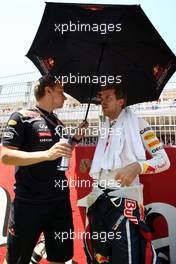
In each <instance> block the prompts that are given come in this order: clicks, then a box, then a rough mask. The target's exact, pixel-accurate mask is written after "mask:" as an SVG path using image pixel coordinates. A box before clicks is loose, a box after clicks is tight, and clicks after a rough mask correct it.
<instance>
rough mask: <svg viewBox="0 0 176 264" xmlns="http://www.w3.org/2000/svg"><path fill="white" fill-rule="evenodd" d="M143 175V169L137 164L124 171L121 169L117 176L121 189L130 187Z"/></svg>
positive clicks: (127, 167)
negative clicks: (138, 176)
mask: <svg viewBox="0 0 176 264" xmlns="http://www.w3.org/2000/svg"><path fill="white" fill-rule="evenodd" d="M140 173H141V167H140V165H139V164H138V163H137V162H134V163H132V164H130V165H128V166H126V167H124V168H122V169H120V170H119V171H118V173H117V175H116V176H115V180H118V182H119V183H120V185H121V187H124V186H130V185H131V183H132V182H133V180H134V179H135V178H136V176H137V175H138V174H140Z"/></svg>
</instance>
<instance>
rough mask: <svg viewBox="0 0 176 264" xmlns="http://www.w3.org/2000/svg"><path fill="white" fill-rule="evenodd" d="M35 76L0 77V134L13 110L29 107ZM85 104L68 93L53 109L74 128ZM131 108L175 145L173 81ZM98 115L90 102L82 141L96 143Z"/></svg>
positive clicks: (97, 107) (175, 109) (175, 119)
mask: <svg viewBox="0 0 176 264" xmlns="http://www.w3.org/2000/svg"><path fill="white" fill-rule="evenodd" d="M39 77H40V74H39V73H38V72H31V73H25V74H18V75H13V76H6V77H1V78H0V137H1V136H2V132H3V129H4V126H5V124H6V122H7V120H8V118H9V116H10V114H11V113H12V112H13V111H15V110H19V109H22V108H30V107H32V106H33V105H34V104H35V100H34V96H33V88H34V82H35V81H36V80H37V79H38V78H39ZM86 107H87V105H86V104H80V103H79V102H78V101H76V100H75V99H74V98H72V97H70V96H69V95H68V100H67V101H66V102H65V104H64V108H63V109H60V110H57V111H56V113H57V114H58V116H59V118H60V119H61V120H62V121H63V123H64V124H65V125H66V127H69V128H74V127H76V126H77V125H78V124H79V123H80V122H81V121H82V120H83V119H84V116H85V113H86ZM131 108H132V109H133V111H134V112H136V113H137V114H138V115H139V116H141V117H143V118H144V119H146V120H147V121H148V122H149V124H150V125H151V126H152V127H153V129H154V130H155V131H156V134H157V136H158V137H159V138H160V140H161V141H162V142H163V143H164V144H167V145H176V81H172V82H169V83H168V84H167V85H166V87H165V89H164V91H163V92H162V94H161V96H160V99H159V100H158V101H157V102H156V101H155V102H150V103H149V102H148V103H143V104H137V105H133V106H131ZM102 118H103V116H102V112H101V107H100V106H99V105H91V106H90V111H89V115H88V122H89V128H90V129H89V134H87V135H86V138H85V139H84V141H83V142H82V144H95V143H96V141H97V136H98V135H97V134H95V128H98V127H99V124H100V122H101V120H102ZM97 131H98V129H97Z"/></svg>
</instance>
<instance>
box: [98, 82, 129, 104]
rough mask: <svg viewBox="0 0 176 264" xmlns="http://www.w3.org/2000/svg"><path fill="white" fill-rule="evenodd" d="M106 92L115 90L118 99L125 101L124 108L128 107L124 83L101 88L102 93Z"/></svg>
mask: <svg viewBox="0 0 176 264" xmlns="http://www.w3.org/2000/svg"><path fill="white" fill-rule="evenodd" d="M105 90H114V93H115V96H116V99H117V100H118V99H122V98H123V99H124V105H123V108H124V107H125V106H126V102H127V90H126V87H125V86H124V85H123V84H122V83H119V84H117V83H112V84H107V85H105V86H101V87H100V92H101V91H105Z"/></svg>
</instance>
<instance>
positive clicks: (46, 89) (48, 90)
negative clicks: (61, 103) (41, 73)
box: [45, 86, 52, 95]
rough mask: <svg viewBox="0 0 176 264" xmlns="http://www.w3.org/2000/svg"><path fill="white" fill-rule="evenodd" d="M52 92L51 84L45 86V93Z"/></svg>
mask: <svg viewBox="0 0 176 264" xmlns="http://www.w3.org/2000/svg"><path fill="white" fill-rule="evenodd" d="M48 94H52V91H51V88H50V87H49V86H46V87H45V95H48Z"/></svg>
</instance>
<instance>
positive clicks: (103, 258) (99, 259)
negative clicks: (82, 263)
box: [95, 253, 109, 263]
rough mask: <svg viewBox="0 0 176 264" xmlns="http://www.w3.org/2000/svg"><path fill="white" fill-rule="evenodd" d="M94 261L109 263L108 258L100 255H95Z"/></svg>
mask: <svg viewBox="0 0 176 264" xmlns="http://www.w3.org/2000/svg"><path fill="white" fill-rule="evenodd" d="M95 259H96V261H97V262H98V263H109V257H108V256H107V257H105V256H103V255H101V254H100V253H96V254H95Z"/></svg>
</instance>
